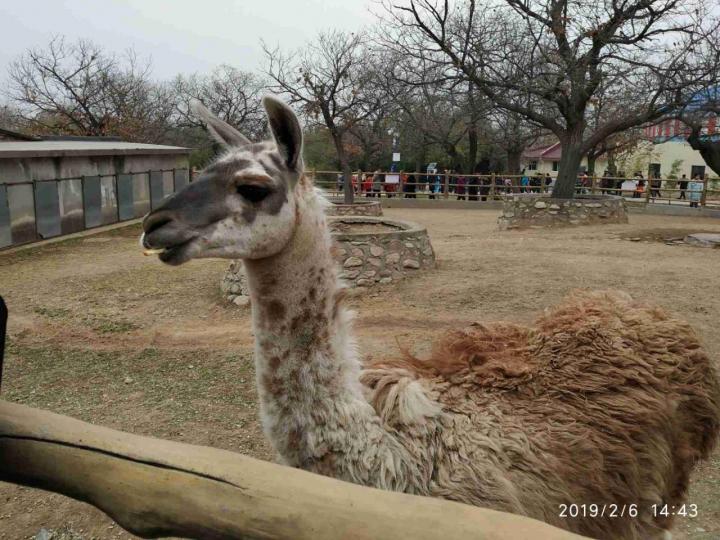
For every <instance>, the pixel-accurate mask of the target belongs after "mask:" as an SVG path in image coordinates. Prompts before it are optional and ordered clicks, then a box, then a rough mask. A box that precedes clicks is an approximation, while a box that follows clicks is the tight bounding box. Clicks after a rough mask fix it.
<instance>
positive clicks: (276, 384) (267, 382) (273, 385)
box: [261, 373, 284, 397]
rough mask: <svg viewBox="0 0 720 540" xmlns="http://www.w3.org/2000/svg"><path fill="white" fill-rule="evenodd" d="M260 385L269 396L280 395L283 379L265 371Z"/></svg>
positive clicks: (282, 389) (282, 390)
mask: <svg viewBox="0 0 720 540" xmlns="http://www.w3.org/2000/svg"><path fill="white" fill-rule="evenodd" d="M261 381H262V385H263V389H264V390H265V392H267V393H268V394H269V395H270V396H271V397H278V396H281V395H282V394H283V392H284V384H283V380H282V379H280V378H279V377H276V376H275V375H273V374H272V373H265V374H264V375H263V376H262V378H261Z"/></svg>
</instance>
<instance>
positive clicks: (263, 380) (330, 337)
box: [245, 192, 409, 489]
mask: <svg viewBox="0 0 720 540" xmlns="http://www.w3.org/2000/svg"><path fill="white" fill-rule="evenodd" d="M298 205H299V206H298V213H297V215H298V221H299V222H298V224H297V227H296V232H295V234H294V236H293V238H292V239H291V240H290V242H289V244H288V246H287V247H286V248H285V249H284V250H283V251H282V252H281V253H279V254H278V255H276V256H273V257H270V258H267V259H262V260H247V261H245V267H246V270H247V276H248V285H249V288H250V295H251V300H252V306H253V325H254V331H255V366H256V373H257V382H258V389H259V395H260V404H261V413H262V420H263V427H264V429H265V432H266V434H267V436H268V438H269V439H270V440H271V441H272V443H273V445H274V446H275V449H276V450H277V451H278V452H279V454H280V455H281V456H282V457H283V459H284V460H285V461H286V462H287V463H288V464H289V465H293V466H296V467H301V468H304V469H309V470H313V471H315V472H319V473H322V474H327V475H331V476H336V477H340V478H344V479H346V480H350V481H355V482H359V483H372V480H369V479H368V477H367V476H368V472H367V471H365V472H363V468H367V467H368V465H370V464H372V466H374V467H379V469H376V470H385V469H386V468H387V467H392V468H393V469H398V470H400V469H404V468H406V465H404V464H405V463H406V462H407V461H409V459H404V456H403V455H399V454H403V452H404V449H403V448H402V447H401V446H400V445H399V444H398V443H397V441H395V440H394V438H393V437H392V436H391V435H389V434H388V433H387V432H386V431H385V429H384V428H383V426H382V425H381V422H380V420H379V418H378V417H377V415H376V413H375V411H374V410H373V409H372V407H371V406H370V405H369V404H368V403H367V401H366V400H365V398H364V397H363V394H362V390H361V386H360V383H359V381H358V373H359V362H358V360H357V357H356V353H355V344H354V340H353V338H352V337H351V335H350V328H349V327H350V322H349V314H348V313H347V312H346V311H345V309H344V308H343V307H342V306H341V305H340V302H341V299H342V295H343V290H342V288H341V287H340V286H339V285H338V277H337V268H336V263H335V261H334V259H333V257H332V254H331V237H330V234H329V231H328V228H327V225H326V222H325V216H324V211H323V208H322V206H321V203H320V200H319V198H318V197H317V196H316V195H315V194H314V193H310V192H309V193H308V194H307V196H306V197H305V199H301V200H300V201H299V202H298ZM369 453H371V454H372V455H369ZM379 460H381V461H387V462H389V465H388V464H387V463H378V461H379ZM363 461H365V463H363ZM396 476H397V478H398V479H397V480H393V478H395V477H396ZM406 478H407V475H405V474H400V473H399V472H398V474H397V475H395V474H393V473H392V472H391V473H389V474H388V475H386V476H385V478H383V479H382V480H381V484H382V485H378V487H385V488H389V489H405V487H404V485H402V483H403V482H404V481H405V479H406Z"/></svg>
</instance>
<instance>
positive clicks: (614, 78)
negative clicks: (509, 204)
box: [386, 0, 720, 197]
mask: <svg viewBox="0 0 720 540" xmlns="http://www.w3.org/2000/svg"><path fill="white" fill-rule="evenodd" d="M710 6H711V3H710V2H709V1H705V0H625V1H623V2H619V1H617V0H602V1H599V2H590V3H589V2H583V1H580V0H496V1H495V2H493V3H490V4H485V5H483V6H482V9H479V6H478V5H477V2H476V1H475V0H465V1H463V2H461V3H458V4H453V5H451V4H450V2H449V0H444V1H435V0H409V1H408V2H406V3H403V4H402V5H392V4H387V5H386V7H387V10H388V13H389V15H390V17H391V19H392V23H393V24H394V25H395V27H396V28H398V30H397V32H396V34H395V35H394V42H395V44H396V45H395V46H396V47H397V48H399V49H401V50H403V51H404V52H405V53H406V54H410V55H414V56H416V57H423V58H425V59H426V60H429V61H433V62H435V63H436V64H437V65H438V66H441V65H444V66H445V73H446V76H447V77H449V78H453V77H454V78H461V79H464V80H468V81H471V82H472V83H473V84H474V85H475V87H476V88H477V89H478V91H479V92H480V93H482V94H483V95H485V96H487V98H488V99H490V100H491V101H492V102H493V103H494V104H495V105H497V106H498V107H500V108H502V109H505V110H508V111H512V112H515V113H518V114H521V115H523V116H524V117H525V118H527V119H528V120H530V121H532V122H533V123H535V124H537V125H539V126H541V127H543V128H545V129H547V130H549V131H551V132H552V133H553V134H555V135H556V136H557V137H558V139H559V141H560V144H561V146H562V157H561V160H560V164H559V168H560V170H559V174H558V181H557V183H556V185H555V188H554V191H553V196H555V197H572V196H573V195H574V191H575V180H576V177H577V172H578V170H579V167H580V162H581V159H582V158H583V156H584V155H587V153H588V152H589V151H590V150H591V149H592V148H595V147H596V146H597V145H598V144H599V143H601V142H602V141H603V140H605V139H607V138H608V137H610V136H611V135H613V134H614V133H618V132H621V131H624V130H627V129H629V128H632V127H634V126H638V125H641V124H644V123H646V122H648V121H653V120H655V119H657V118H660V117H662V116H663V115H664V114H666V113H667V111H668V110H673V109H677V108H680V107H682V105H683V104H684V103H686V102H687V101H688V100H689V99H690V98H691V96H692V92H691V91H690V90H692V91H697V88H703V87H709V86H714V85H717V84H718V82H719V80H718V78H719V77H720V75H719V71H718V67H720V59H719V58H718V55H717V54H715V55H713V54H699V51H700V50H705V49H712V50H717V39H718V37H717V34H718V28H719V27H720V26H719V24H718V20H717V18H716V17H714V16H713V15H712V13H711V10H710ZM601 85H602V86H603V88H604V92H605V94H606V95H607V96H608V99H610V100H611V102H612V103H613V107H614V110H615V113H614V114H609V115H607V116H606V117H605V118H606V119H605V120H604V121H603V122H601V123H600V124H599V125H596V126H594V127H593V128H592V129H588V122H587V116H588V115H587V113H588V107H589V104H590V103H591V100H592V99H593V96H594V95H595V94H596V92H597V90H598V88H599V87H600V86H601ZM528 96H529V97H530V99H529V100H528V99H527V98H528Z"/></svg>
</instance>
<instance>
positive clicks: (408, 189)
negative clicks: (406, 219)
mask: <svg viewBox="0 0 720 540" xmlns="http://www.w3.org/2000/svg"><path fill="white" fill-rule="evenodd" d="M403 191H404V192H405V198H406V199H415V198H416V195H415V192H416V191H417V179H416V178H415V175H414V174H412V173H411V174H409V175H408V176H407V178H406V179H405V184H404V185H403Z"/></svg>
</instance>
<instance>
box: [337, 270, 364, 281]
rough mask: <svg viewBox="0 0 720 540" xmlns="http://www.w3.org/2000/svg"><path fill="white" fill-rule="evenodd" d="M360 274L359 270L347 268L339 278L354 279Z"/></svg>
mask: <svg viewBox="0 0 720 540" xmlns="http://www.w3.org/2000/svg"><path fill="white" fill-rule="evenodd" d="M359 275H360V270H348V271H346V272H343V273H342V274H340V279H355V278H356V277H358V276H359Z"/></svg>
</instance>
